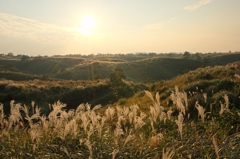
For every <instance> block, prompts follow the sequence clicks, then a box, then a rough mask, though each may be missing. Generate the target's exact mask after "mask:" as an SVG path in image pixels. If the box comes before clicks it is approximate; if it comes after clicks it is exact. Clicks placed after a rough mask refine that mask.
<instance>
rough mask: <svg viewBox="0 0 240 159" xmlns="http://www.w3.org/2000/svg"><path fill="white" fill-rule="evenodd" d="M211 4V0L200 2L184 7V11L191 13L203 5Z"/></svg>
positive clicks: (201, 0)
mask: <svg viewBox="0 0 240 159" xmlns="http://www.w3.org/2000/svg"><path fill="white" fill-rule="evenodd" d="M211 2H212V0H200V1H199V2H198V3H197V4H194V5H190V6H186V7H184V9H185V10H188V11H193V10H196V9H198V8H200V7H202V6H204V5H207V4H209V3H211Z"/></svg>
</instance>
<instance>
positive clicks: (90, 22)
mask: <svg viewBox="0 0 240 159" xmlns="http://www.w3.org/2000/svg"><path fill="white" fill-rule="evenodd" d="M82 27H83V28H84V29H93V28H94V27H95V19H94V18H93V17H91V16H85V17H83V19H82Z"/></svg>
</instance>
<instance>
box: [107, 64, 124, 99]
mask: <svg viewBox="0 0 240 159" xmlns="http://www.w3.org/2000/svg"><path fill="white" fill-rule="evenodd" d="M109 78H110V79H109V85H110V89H111V91H112V93H113V94H114V95H115V96H116V97H117V98H119V97H124V96H126V88H128V86H127V84H125V83H124V81H123V80H124V79H126V76H125V74H124V72H123V70H122V69H121V68H116V69H115V70H114V72H112V73H111V74H110V75H109Z"/></svg>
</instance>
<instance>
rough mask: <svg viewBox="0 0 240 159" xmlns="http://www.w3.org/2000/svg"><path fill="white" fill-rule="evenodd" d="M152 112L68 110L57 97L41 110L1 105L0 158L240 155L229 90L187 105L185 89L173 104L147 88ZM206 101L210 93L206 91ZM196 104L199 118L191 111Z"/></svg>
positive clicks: (130, 108) (85, 107) (136, 108)
mask: <svg viewBox="0 0 240 159" xmlns="http://www.w3.org/2000/svg"><path fill="white" fill-rule="evenodd" d="M145 96H147V97H148V98H149V99H150V100H151V104H149V105H148V107H149V111H142V110H141V108H140V107H139V106H138V105H137V104H134V105H131V106H108V107H107V108H106V109H105V110H104V111H100V110H101V109H102V108H101V105H96V106H94V107H91V106H90V105H89V104H87V103H86V104H80V105H79V106H78V107H77V108H76V109H70V110H66V104H64V103H62V102H60V101H57V102H55V103H54V104H51V105H49V107H50V109H51V112H50V113H49V114H48V115H45V114H41V108H39V107H38V106H36V104H35V103H34V102H32V103H31V105H30V106H27V105H22V104H19V103H15V102H14V101H11V102H10V114H9V115H5V114H4V110H3V109H4V106H3V105H2V104H1V105H0V126H1V137H0V142H1V143H0V158H89V159H90V158H112V159H114V158H142V159H143V158H149V159H150V158H163V159H171V158H188V159H191V158H194V159H195V158H237V157H238V156H240V133H239V126H240V122H239V121H240V111H239V110H238V109H235V108H230V103H229V99H228V96H227V95H224V96H223V97H222V99H223V100H221V101H219V104H220V107H213V106H212V105H211V104H210V105H208V104H205V105H200V104H199V102H198V101H196V102H195V105H188V98H187V93H186V92H184V91H183V92H181V91H179V89H178V87H175V90H174V91H172V93H171V95H170V98H171V100H172V101H173V106H172V107H166V106H164V105H162V104H161V101H160V95H159V93H156V94H154V95H153V94H152V93H151V92H149V91H145ZM202 97H203V98H204V100H205V103H207V100H208V98H207V94H206V93H202ZM189 107H194V108H195V109H196V111H197V113H198V115H197V118H196V117H193V116H191V112H190V111H189Z"/></svg>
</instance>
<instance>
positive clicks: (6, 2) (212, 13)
mask: <svg viewBox="0 0 240 159" xmlns="http://www.w3.org/2000/svg"><path fill="white" fill-rule="evenodd" d="M86 16H91V17H92V18H93V19H94V20H95V22H94V23H95V27H93V28H92V29H89V32H91V34H87V35H86V34H84V33H83V32H82V31H81V30H82V29H81V28H82V27H83V26H82V18H84V17H86ZM230 50H231V51H240V0H38V1H37V0H0V53H5V54H6V53H8V52H13V53H14V54H15V55H17V54H25V55H50V56H51V55H63V54H91V53H94V54H97V53H135V52H156V53H168V52H184V51H190V52H193V53H195V52H203V53H205V52H228V51H230Z"/></svg>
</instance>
